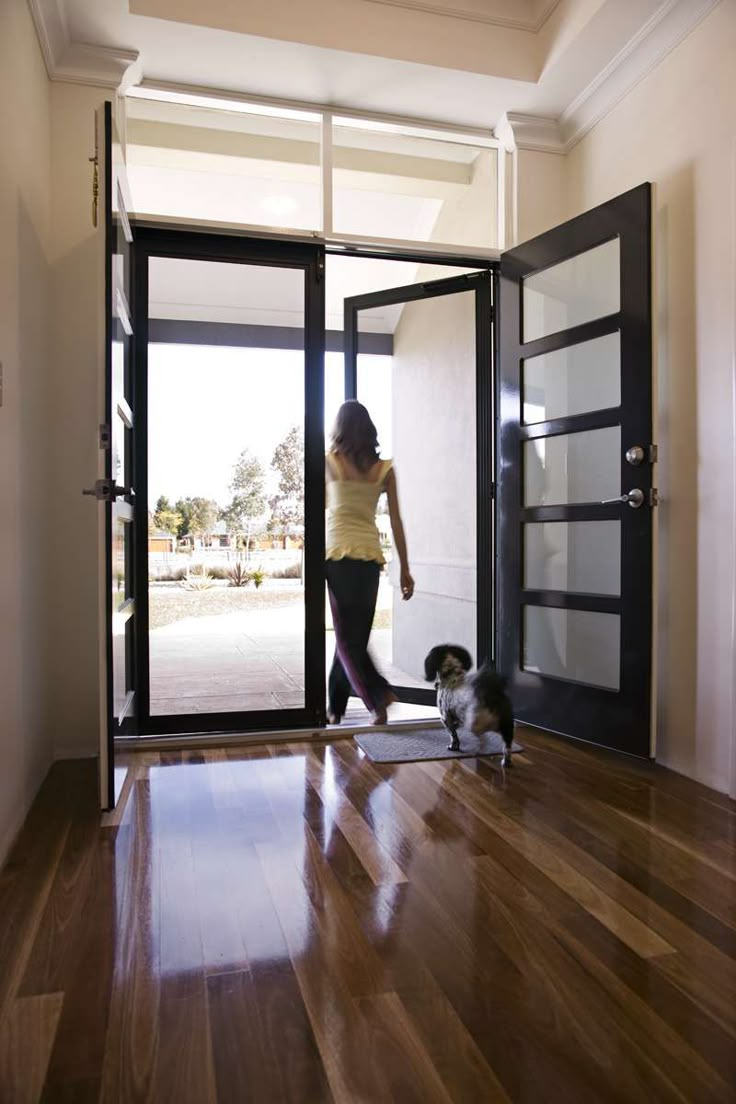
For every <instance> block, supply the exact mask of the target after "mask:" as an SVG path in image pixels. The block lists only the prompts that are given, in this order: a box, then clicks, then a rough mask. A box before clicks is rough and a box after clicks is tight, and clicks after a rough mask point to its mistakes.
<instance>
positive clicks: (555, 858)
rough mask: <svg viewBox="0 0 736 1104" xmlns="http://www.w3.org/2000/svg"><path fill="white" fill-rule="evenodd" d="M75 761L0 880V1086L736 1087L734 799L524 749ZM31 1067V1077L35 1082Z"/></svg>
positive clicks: (652, 770)
mask: <svg viewBox="0 0 736 1104" xmlns="http://www.w3.org/2000/svg"><path fill="white" fill-rule="evenodd" d="M522 739H523V743H524V745H525V747H526V749H527V750H526V754H525V755H523V756H519V757H518V759H517V760H516V762H518V768H516V769H514V771H513V772H511V773H508V774H507V775H506V776H505V777H504V775H503V774H502V773H501V771H500V769H499V768H498V765H497V763H496V762H495V761H491V760H485V761H477V760H464V761H456V762H453V763H449V764H448V763H439V762H435V763H423V764H417V763H413V764H404V765H401V766H398V767H396V766H376V765H373V764H371V763H370V762H369V761H368V760H366V759H365V758H363V757H362V756H361V755H360V753H359V752H358V751H357V749H356V747H355V745H354V744H353V742H352V741H347V740H346V741H341V742H338V743H334V744H331V745H325V744H321V743H314V744H311V743H298V744H297V743H295V744H290V745H284V744H280V745H279V744H272V745H270V746H269V747H268V748H258V749H248V750H235V749H233V750H230V751H227V752H225V751H213V752H206V753H203V752H197V751H191V752H184V753H181V752H176V753H170V754H160V755H159V754H158V753H148V754H145V755H138V756H137V757H136V758H135V759H134V761H133V764H132V768H131V774H130V778H131V782H132V784H131V786H130V787H129V791H128V793H127V798H126V799H125V801H124V803H122V804H121V807H120V809H119V811H118V812H117V813H115V814H112V815H110V816H109V817H108V818H107V821H106V824H105V826H104V827H103V828H102V829H100V827H99V813H98V811H97V809H96V790H95V765H94V763H93V761H91V760H89V761H76V762H59V763H56V764H55V765H54V766H53V768H52V770H51V773H50V775H49V777H48V778H47V780H46V782H45V784H44V786H43V788H42V790H41V793H40V795H39V797H38V799H37V801H36V803H35V805H34V807H33V810H32V812H31V814H30V818H29V820H28V822H27V824H26V826H25V828H24V831H23V833H22V835H21V837H20V839H19V841H18V843H17V845H16V847H15V849H14V851H13V853H12V854H11V857H10V861H9V864H8V865H7V867H6V868H5V870H4V871H3V875H2V880H1V881H0V915H2V916H3V919H4V923H3V926H2V929H1V933H0V940H1V941H0V1098H1V1099H2V1100H12V1101H13V1102H14V1104H24V1102H26V1101H27V1102H31V1101H36V1100H40V1099H43V1100H44V1101H49V1102H52V1101H60V1100H70V1099H74V1100H84V1101H98V1100H99V1101H104V1102H113V1101H114V1102H119V1101H134V1100H135V1101H139V1100H150V1101H164V1100H176V1101H177V1102H180V1104H186V1102H189V1101H191V1102H192V1104H203V1102H210V1101H211V1102H214V1101H228V1102H229V1101H244V1100H249V1101H251V1100H252V1101H264V1102H266V1101H267V1102H269V1104H275V1102H277V1101H281V1100H284V1101H286V1100H291V1101H304V1102H305V1104H307V1102H308V1104H316V1102H318V1101H328V1100H337V1101H344V1102H346V1104H353V1102H356V1101H371V1102H373V1101H375V1102H384V1101H389V1100H397V1101H398V1100H400V1101H402V1102H405V1101H421V1102H422V1104H425V1102H429V1101H445V1102H447V1101H457V1102H462V1104H466V1102H470V1101H484V1102H485V1101H514V1102H517V1101H518V1102H520V1101H534V1102H537V1101H540V1100H544V1101H545V1102H553V1101H561V1100H565V1101H586V1102H594V1101H626V1102H631V1101H640V1100H641V1101H644V1100H651V1101H683V1100H685V1101H698V1102H705V1101H726V1100H730V1099H732V1091H733V1083H734V1078H735V1077H736V1045H735V1042H736V923H735V921H734V917H735V916H736V810H735V808H734V804H733V802H730V801H729V800H728V799H727V798H726V797H724V796H721V795H719V794H716V793H714V792H713V791H710V790H707V789H705V788H704V787H702V786H699V785H697V784H696V783H693V782H690V781H688V780H686V779H684V778H682V777H680V776H677V775H675V774H672V773H670V772H668V771H666V770H664V769H662V768H657V767H649V766H647V765H642V764H640V763H636V762H633V761H625V760H622V759H621V758H620V757H619V758H615V757H613V756H611V755H608V754H606V753H603V752H596V751H593V750H590V749H586V748H583V747H576V746H574V745H570V744H562V743H559V742H556V741H554V740H553V739H552V738H550V737H547V736H544V735H543V734H541V733H530V732H524V733H523V737H522ZM21 1071H22V1073H21Z"/></svg>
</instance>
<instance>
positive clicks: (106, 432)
mask: <svg viewBox="0 0 736 1104" xmlns="http://www.w3.org/2000/svg"><path fill="white" fill-rule="evenodd" d="M111 445H112V432H111V431H110V427H109V425H104V424H102V425H101V426H100V448H101V449H109V448H110V446H111Z"/></svg>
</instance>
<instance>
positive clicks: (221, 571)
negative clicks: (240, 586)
mask: <svg viewBox="0 0 736 1104" xmlns="http://www.w3.org/2000/svg"><path fill="white" fill-rule="evenodd" d="M207 570H208V571H209V573H210V575H211V576H212V578H213V579H229V578H230V568H229V567H225V566H224V565H223V564H214V565H213V566H212V567H209V566H208V567H207Z"/></svg>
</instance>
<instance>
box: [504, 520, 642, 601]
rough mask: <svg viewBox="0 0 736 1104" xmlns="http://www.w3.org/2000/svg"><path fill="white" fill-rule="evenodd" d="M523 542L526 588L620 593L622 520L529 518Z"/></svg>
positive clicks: (587, 592) (584, 592)
mask: <svg viewBox="0 0 736 1104" xmlns="http://www.w3.org/2000/svg"><path fill="white" fill-rule="evenodd" d="M523 542H524V587H525V589H526V590H561V591H567V592H568V593H571V594H608V595H613V596H617V595H619V594H620V593H621V522H620V521H545V522H530V523H529V524H527V525H525V526H524V537H523Z"/></svg>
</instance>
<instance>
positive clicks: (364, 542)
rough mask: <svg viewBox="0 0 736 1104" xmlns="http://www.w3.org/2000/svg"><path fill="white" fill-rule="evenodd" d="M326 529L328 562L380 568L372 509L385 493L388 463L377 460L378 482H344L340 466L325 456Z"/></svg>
mask: <svg viewBox="0 0 736 1104" xmlns="http://www.w3.org/2000/svg"><path fill="white" fill-rule="evenodd" d="M325 459H326V463H325V478H326V480H327V487H326V491H327V496H326V497H327V526H326V532H325V555H326V558H327V559H328V560H342V559H343V558H344V557H345V556H348V557H349V558H350V559H351V560H371V561H374V562H375V563H379V564H383V563H385V562H386V561H385V559H384V556H383V552H382V551H381V539H380V537H379V534H378V526H377V525H376V507H377V506H378V499H379V498H380V497H381V493H382V492H383V491H384V490H385V484H386V476H387V475H388V473H389V470H390V468H391V461H390V460H381V462H380V463H381V469H380V471H379V473H378V479H375V480H371V481H370V482H369V481H363V480H359V479H345V478H343V473H342V470H341V468H340V465H339V464H338V463H337V461H336V459H335V457H334V456H333V455H332V454H331V453H329V452H328V453H327V456H326V458H325Z"/></svg>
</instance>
